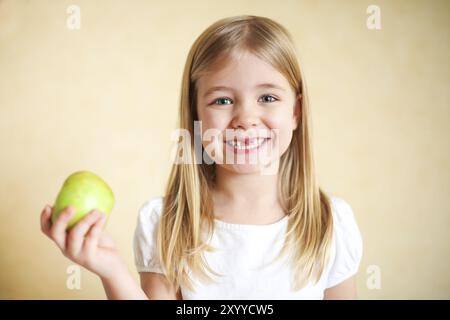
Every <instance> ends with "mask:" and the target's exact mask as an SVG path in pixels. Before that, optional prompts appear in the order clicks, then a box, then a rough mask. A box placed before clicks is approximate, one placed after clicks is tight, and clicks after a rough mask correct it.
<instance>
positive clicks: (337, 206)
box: [327, 196, 363, 287]
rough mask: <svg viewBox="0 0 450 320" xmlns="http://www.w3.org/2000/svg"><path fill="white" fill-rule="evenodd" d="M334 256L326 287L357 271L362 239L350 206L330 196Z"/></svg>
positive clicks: (361, 251)
mask: <svg viewBox="0 0 450 320" xmlns="http://www.w3.org/2000/svg"><path fill="white" fill-rule="evenodd" d="M330 200H331V208H332V216H333V239H334V241H333V242H334V248H335V256H334V261H333V263H332V269H331V273H330V278H329V279H328V285H327V287H331V286H334V285H336V284H338V283H340V282H341V281H343V280H344V279H346V278H348V277H349V276H350V275H353V274H355V273H356V272H357V270H358V268H359V265H360V262H361V258H362V254H363V239H362V236H361V232H360V229H359V227H358V223H357V221H356V218H355V214H354V212H353V209H352V207H351V206H350V205H349V203H348V202H347V201H345V200H344V199H342V198H340V197H336V196H331V197H330Z"/></svg>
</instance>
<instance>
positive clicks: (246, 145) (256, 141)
mask: <svg viewBox="0 0 450 320" xmlns="http://www.w3.org/2000/svg"><path fill="white" fill-rule="evenodd" d="M267 140H269V138H251V139H246V140H245V141H238V140H229V141H226V144H227V145H228V146H230V147H231V148H233V149H234V150H235V151H251V150H255V149H258V148H259V147H261V146H262V145H263V144H264V143H265V142H266V141H267Z"/></svg>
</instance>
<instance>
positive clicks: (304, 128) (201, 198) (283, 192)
mask: <svg viewBox="0 0 450 320" xmlns="http://www.w3.org/2000/svg"><path fill="white" fill-rule="evenodd" d="M243 51H249V52H251V53H253V54H255V55H257V56H258V57H259V58H260V59H262V60H264V61H266V62H267V63H269V64H271V65H272V66H273V67H274V68H276V69H277V70H278V71H279V72H280V73H281V74H283V75H284V76H285V77H286V79H287V80H288V81H289V83H290V85H291V87H292V88H293V89H294V90H295V92H296V93H297V94H300V95H301V117H300V120H299V124H298V126H297V129H296V130H295V131H294V132H293V137H292V140H291V143H290V145H289V147H288V149H287V151H286V152H285V153H284V154H283V155H282V156H281V159H280V166H279V171H278V174H279V179H278V180H279V183H278V192H279V199H281V200H280V201H281V205H282V207H283V209H284V210H285V212H286V214H287V215H288V226H287V231H286V237H285V242H284V245H283V248H282V250H281V252H280V255H279V257H281V256H283V255H284V254H287V253H288V252H289V253H290V254H289V257H290V261H291V262H292V268H293V270H294V274H295V281H294V290H298V289H301V288H303V287H304V286H305V285H307V284H308V282H309V281H310V280H314V281H315V282H317V281H318V280H319V279H320V276H321V275H322V273H323V271H324V269H325V266H326V264H327V261H328V256H329V251H330V247H331V245H330V244H331V238H332V234H333V232H332V230H333V220H332V213H331V205H330V199H329V197H328V196H327V195H326V194H325V192H323V191H322V190H321V189H320V188H319V186H318V185H317V182H316V177H315V170H314V160H313V149H312V146H311V137H310V120H309V113H310V112H309V108H308V97H307V92H306V85H305V83H304V81H303V77H302V74H301V71H300V68H299V64H298V61H297V59H296V52H295V48H294V45H293V42H292V39H291V36H290V34H289V33H288V31H287V30H286V29H285V28H284V27H283V26H281V25H280V24H278V23H277V22H275V21H273V20H271V19H269V18H265V17H258V16H248V15H244V16H237V17H229V18H225V19H222V20H219V21H217V22H215V23H214V24H212V25H211V26H210V27H208V28H207V29H206V30H205V31H204V32H203V33H202V34H201V35H200V36H199V37H198V38H197V39H196V41H195V42H194V44H193V45H192V47H191V49H190V51H189V54H188V57H187V61H186V65H185V68H184V73H183V78H182V88H181V97H180V112H179V116H180V118H179V126H180V128H182V129H185V130H188V131H189V133H190V134H191V137H194V134H195V133H194V121H195V120H198V116H197V111H196V103H197V102H196V94H197V88H196V81H197V80H198V79H199V77H200V76H201V75H202V74H203V73H204V72H207V71H208V70H211V68H212V67H213V66H214V64H215V63H216V62H218V61H219V60H220V59H223V58H226V57H229V56H230V55H232V54H236V53H237V52H243ZM202 151H203V150H202ZM182 152H185V154H184V156H185V157H186V159H187V160H188V161H186V163H181V164H174V165H173V166H172V169H171V172H170V176H169V179H168V183H167V186H166V193H165V196H164V200H163V208H162V212H161V220H160V225H159V228H158V237H157V238H158V240H157V243H158V244H157V247H158V255H159V259H160V263H161V265H162V267H163V269H164V272H165V275H166V277H167V279H168V280H169V281H170V282H171V283H172V284H173V285H175V287H176V288H177V289H178V288H180V286H181V285H184V286H186V287H188V288H189V289H191V290H195V289H194V285H193V282H192V278H191V271H192V274H193V275H196V276H197V277H198V278H199V279H200V280H202V281H206V280H211V277H210V274H217V273H215V272H214V270H212V269H211V268H210V267H209V266H208V264H207V262H206V260H205V258H204V254H203V253H204V251H205V250H206V251H210V250H213V249H214V248H212V247H210V246H209V245H208V243H207V240H206V239H208V238H209V237H210V236H211V234H212V232H213V230H214V214H213V204H212V196H211V192H210V190H211V188H212V187H213V181H214V173H215V165H211V164H206V163H204V162H202V163H200V164H196V163H195V159H196V154H195V150H194V143H193V140H191V143H190V144H189V147H188V148H187V150H186V149H184V150H183V151H182ZM202 154H203V153H202ZM204 231H205V232H206V234H207V235H208V236H207V238H206V239H205V238H204V237H202V232H204Z"/></svg>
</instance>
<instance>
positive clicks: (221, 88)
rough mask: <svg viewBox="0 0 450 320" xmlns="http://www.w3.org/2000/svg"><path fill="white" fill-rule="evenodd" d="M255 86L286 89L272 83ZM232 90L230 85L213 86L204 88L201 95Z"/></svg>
mask: <svg viewBox="0 0 450 320" xmlns="http://www.w3.org/2000/svg"><path fill="white" fill-rule="evenodd" d="M255 88H272V89H278V90H281V91H286V89H284V88H283V87H280V86H278V85H276V84H274V83H260V84H258V85H256V86H255ZM220 90H223V91H233V88H231V87H227V86H214V87H211V88H209V89H208V90H206V92H205V94H204V95H203V96H204V97H206V96H208V95H210V94H211V93H213V92H214V91H220Z"/></svg>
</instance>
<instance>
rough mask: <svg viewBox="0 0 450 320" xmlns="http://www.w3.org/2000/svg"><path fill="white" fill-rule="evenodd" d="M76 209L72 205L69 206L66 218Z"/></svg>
mask: <svg viewBox="0 0 450 320" xmlns="http://www.w3.org/2000/svg"><path fill="white" fill-rule="evenodd" d="M74 211H75V210H74V209H73V208H72V207H69V208H68V209H67V211H66V216H65V217H66V218H69V217H70V216H71V215H72V214H73V213H74Z"/></svg>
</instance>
